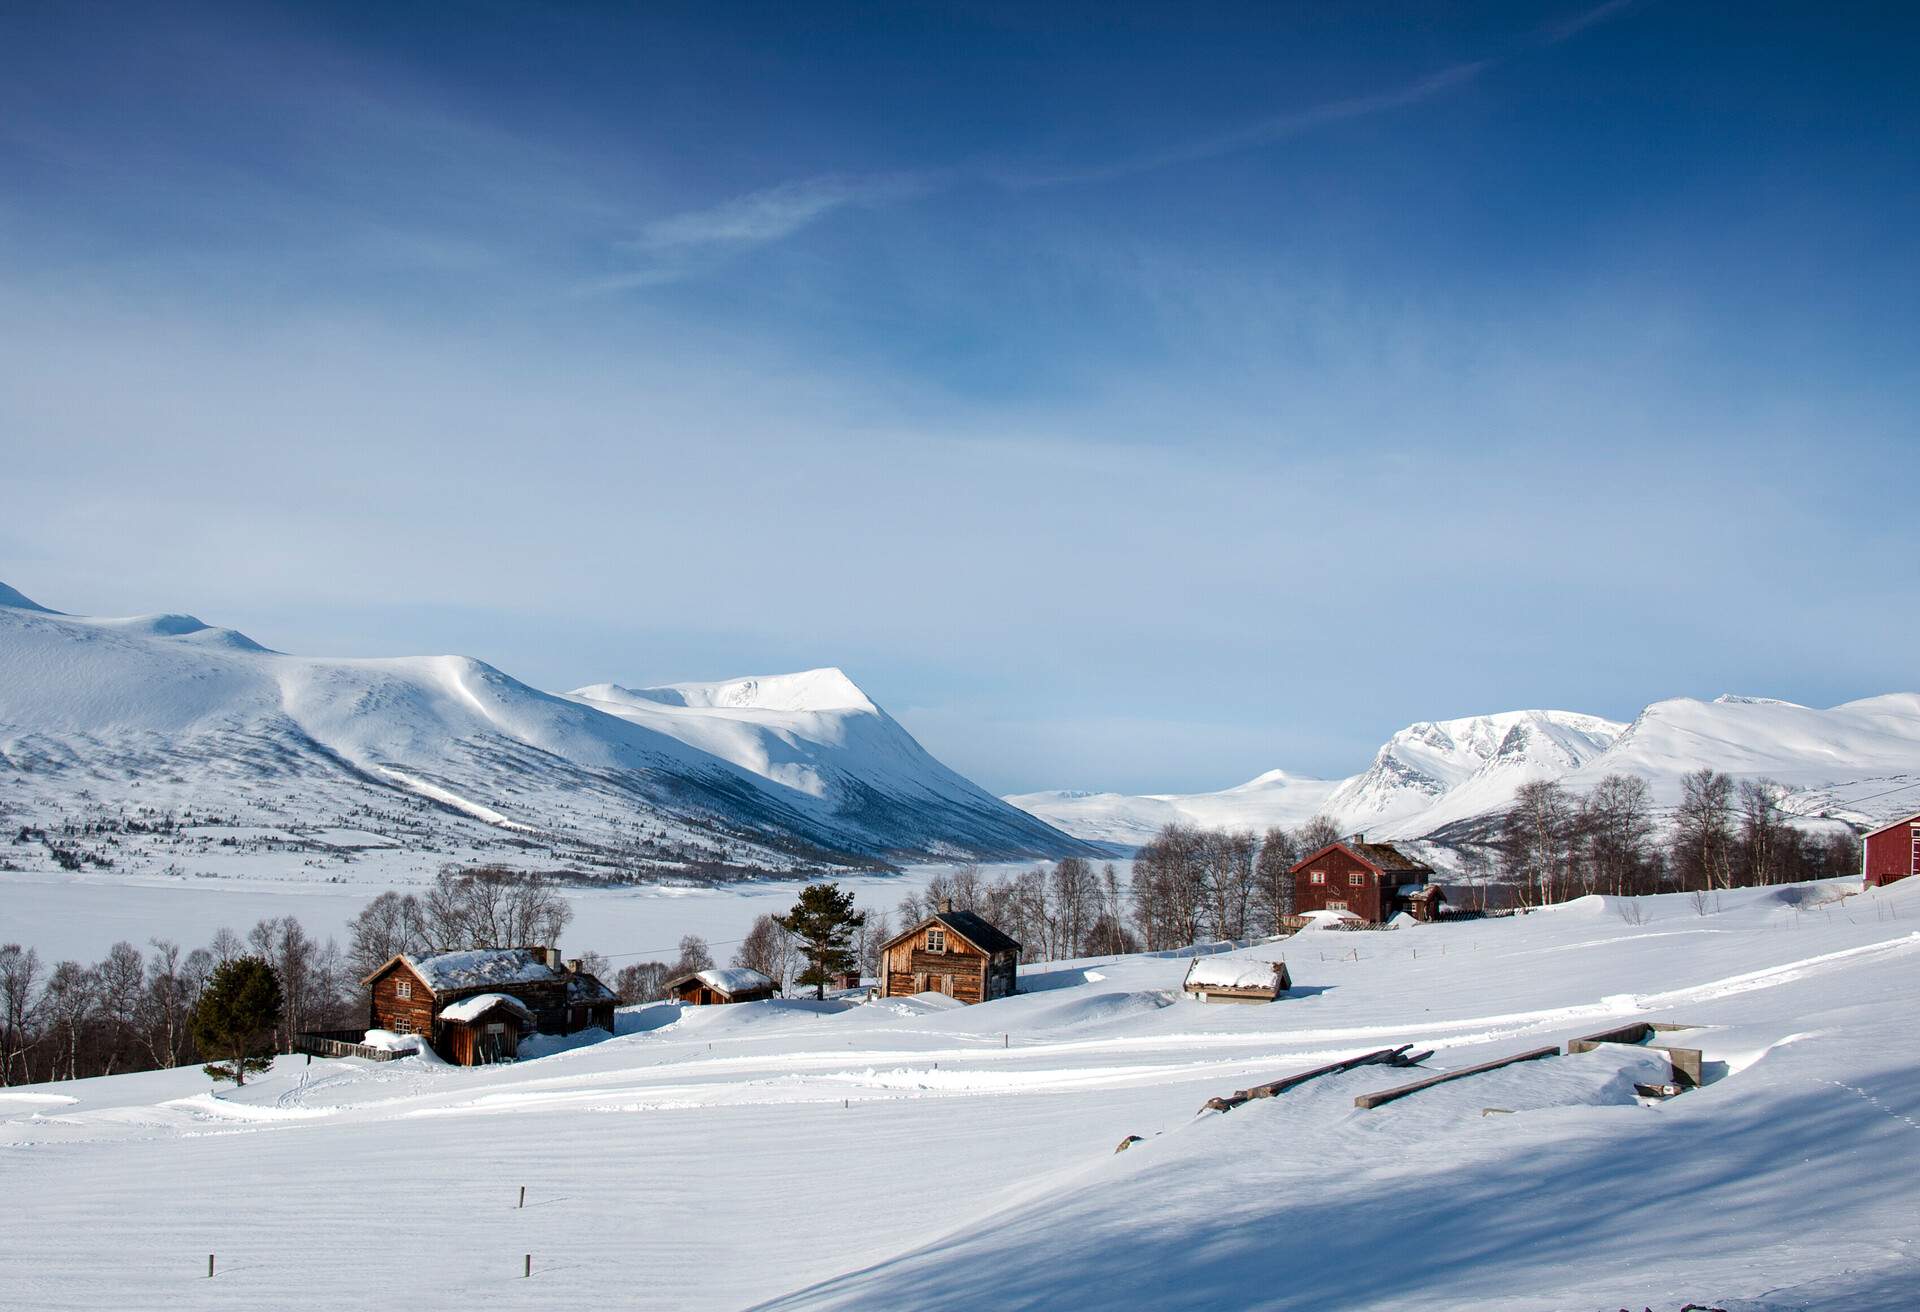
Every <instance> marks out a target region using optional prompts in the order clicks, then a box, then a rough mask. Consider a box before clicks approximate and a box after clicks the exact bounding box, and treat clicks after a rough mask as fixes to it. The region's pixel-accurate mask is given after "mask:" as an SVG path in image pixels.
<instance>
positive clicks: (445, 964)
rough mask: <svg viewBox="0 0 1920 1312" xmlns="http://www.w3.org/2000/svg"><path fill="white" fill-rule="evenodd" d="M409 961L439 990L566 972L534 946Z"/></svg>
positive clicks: (544, 978) (538, 979) (542, 979)
mask: <svg viewBox="0 0 1920 1312" xmlns="http://www.w3.org/2000/svg"><path fill="white" fill-rule="evenodd" d="M406 960H407V964H408V965H409V966H412V967H413V970H414V973H415V974H417V975H418V976H420V978H421V979H423V980H425V981H426V984H427V987H428V988H430V989H432V990H433V991H434V992H435V993H450V992H457V991H459V990H460V989H472V988H483V987H485V986H487V985H498V984H544V983H546V982H548V981H549V980H555V979H559V978H560V977H561V976H562V975H564V974H565V973H566V972H565V970H564V969H563V968H561V967H556V966H549V965H548V964H547V961H546V958H545V957H544V956H543V955H542V954H541V953H539V952H537V951H535V950H534V949H532V948H472V949H470V950H468V951H465V952H441V953H437V954H436V955H434V956H431V957H408V958H407V959H406Z"/></svg>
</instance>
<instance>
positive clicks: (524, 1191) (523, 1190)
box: [520, 1185, 527, 1207]
mask: <svg viewBox="0 0 1920 1312" xmlns="http://www.w3.org/2000/svg"><path fill="white" fill-rule="evenodd" d="M526 1205H527V1187H526V1186H525V1185H521V1186H520V1206H522V1207H525V1206H526Z"/></svg>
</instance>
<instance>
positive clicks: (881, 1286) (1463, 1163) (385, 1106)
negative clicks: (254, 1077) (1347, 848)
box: [0, 880, 1920, 1312]
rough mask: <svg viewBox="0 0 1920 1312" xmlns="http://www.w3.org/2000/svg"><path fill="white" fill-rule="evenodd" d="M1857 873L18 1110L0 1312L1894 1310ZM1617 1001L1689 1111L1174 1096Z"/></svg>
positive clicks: (1897, 945) (1881, 927)
mask: <svg viewBox="0 0 1920 1312" xmlns="http://www.w3.org/2000/svg"><path fill="white" fill-rule="evenodd" d="M1855 887H1856V885H1855V884H1854V883H1853V882H1852V881H1834V882H1831V883H1828V884H1823V885H1808V886H1794V887H1788V888H1776V889H1757V890H1745V891H1740V892H1736V893H1731V894H1724V895H1721V896H1720V897H1718V898H1717V899H1716V900H1714V902H1713V903H1712V904H1711V905H1705V906H1699V907H1696V906H1695V905H1694V903H1693V902H1692V900H1691V899H1689V898H1687V897H1685V896H1669V897H1663V898H1650V899H1642V900H1639V901H1638V902H1637V903H1636V904H1634V905H1633V906H1631V907H1629V908H1627V909H1626V910H1625V911H1623V910H1622V908H1621V905H1620V904H1618V903H1614V902H1611V901H1609V900H1606V899H1600V898H1588V899H1584V900H1581V901H1578V902H1574V903H1570V904H1567V905H1565V906H1562V907H1558V908H1555V909H1552V910H1550V911H1546V912H1542V913H1537V914H1534V915H1531V916H1527V917H1523V918H1518V919H1508V920H1494V921H1479V922H1468V923H1462V924H1457V925H1446V924H1441V925H1434V926H1422V927H1417V928H1406V929H1400V930H1396V931H1392V932H1381V933H1339V932H1335V931H1331V930H1318V929H1316V930H1309V931H1304V932H1303V933H1302V934H1301V935H1299V936H1296V937H1295V938H1293V939H1290V940H1286V941H1284V942H1278V943H1273V944H1269V945H1266V946H1265V947H1260V948H1254V949H1248V950H1245V951H1243V953H1242V954H1241V955H1243V956H1247V957H1276V956H1284V958H1285V959H1286V961H1287V963H1288V965H1289V967H1290V968H1291V971H1292V974H1293V978H1294V981H1295V984H1296V993H1295V995H1294V996H1293V997H1291V998H1288V999H1286V1000H1283V1001H1280V1002H1276V1003H1273V1004H1269V1005H1264V1006H1209V1005H1206V1004H1202V1003H1197V1002H1190V1001H1186V1000H1184V999H1182V998H1180V997H1179V994H1178V992H1177V990H1178V987H1179V983H1180V979H1181V976H1182V974H1183V972H1184V971H1185V969H1186V966H1187V962H1185V961H1183V960H1179V959H1170V958H1156V957H1134V958H1125V959H1121V960H1110V961H1098V962H1081V963H1067V964H1061V965H1057V966H1054V967H1049V968H1030V969H1027V970H1024V971H1023V972H1022V988H1023V992H1022V993H1021V994H1020V995H1019V996H1017V997H1014V998H1010V999H1006V1000H1003V1001H999V1002H993V1003H988V1004H985V1005H982V1006H978V1007H971V1008H965V1007H959V1006H957V1005H956V1004H953V1003H951V1002H950V1001H947V1000H944V999H943V1000H895V1001H890V1002H885V1003H873V1004H867V1005H863V1006H853V1005H845V1004H836V1003H828V1004H813V1003H809V1002H799V1001H786V1002H771V1003H757V1004H748V1005H743V1006H736V1007H726V1008H708V1009H688V1010H684V1011H683V1010H681V1009H679V1008H677V1007H674V1006H670V1005H660V1006H654V1007H648V1008H642V1009H634V1010H629V1011H625V1012H622V1013H621V1018H620V1029H621V1033H620V1034H619V1036H618V1037H615V1038H610V1039H607V1040H605V1041H602V1042H599V1043H595V1044H588V1045H581V1046H574V1047H564V1045H558V1044H555V1045H553V1046H554V1047H555V1048H556V1049H558V1050H555V1051H553V1052H551V1055H547V1056H543V1057H539V1058H536V1059H532V1060H526V1061H522V1062H520V1063H519V1064H517V1065H513V1066H508V1067H496V1068H492V1069H481V1070H459V1069H450V1068H446V1067H442V1066H439V1065H434V1064H426V1063H423V1062H422V1061H421V1060H420V1059H417V1058H415V1059H408V1060H403V1061H399V1062H393V1063H387V1064H382V1065H372V1064H362V1063H359V1062H355V1061H315V1062H314V1063H312V1065H311V1066H309V1065H307V1064H305V1063H304V1062H303V1061H302V1060H300V1059H282V1060H281V1061H280V1062H279V1063H278V1064H277V1066H276V1068H275V1070H274V1071H273V1072H272V1073H271V1074H270V1075H269V1076H267V1077H265V1078H262V1079H261V1080H259V1081H258V1082H256V1083H253V1084H250V1085H248V1086H247V1087H246V1088H245V1089H244V1090H237V1091H236V1090H233V1089H231V1088H230V1087H227V1086H222V1087H221V1089H220V1090H219V1091H218V1092H217V1093H210V1092H209V1086H208V1083H207V1081H206V1080H205V1078H204V1077H203V1076H201V1075H199V1074H198V1073H197V1072H195V1071H178V1072H156V1073H148V1074H139V1075H130V1076H120V1077H113V1078H109V1079H99V1080H90V1081H85V1082H82V1083H79V1084H73V1085H45V1086H37V1087H34V1088H31V1089H25V1090H22V1089H14V1090H8V1091H6V1092H5V1093H4V1095H0V1117H4V1118H5V1119H4V1120H0V1177H3V1178H4V1180H5V1184H6V1196H7V1199H8V1204H9V1207H8V1212H9V1214H8V1217H7V1221H6V1225H5V1230H4V1240H3V1241H0V1290H4V1291H5V1293H4V1295H0V1301H4V1302H7V1303H9V1304H10V1305H14V1306H22V1307H39V1308H96V1307H103V1306H124V1307H158V1306H166V1307H216V1308H227V1307H231V1308H243V1307H244V1308H257V1307H283V1306H314V1305H315V1304H316V1303H318V1304H320V1305H326V1306H348V1305H358V1304H366V1303H372V1302H374V1301H376V1300H377V1301H379V1302H382V1303H393V1304H396V1305H401V1306H408V1307H421V1308H443V1307H444V1308H455V1307H467V1306H473V1305H475V1304H484V1305H485V1306H488V1307H522V1306H525V1307H535V1306H538V1307H553V1306H595V1307H615V1306H618V1307H649V1308H653V1307H658V1308H675V1309H700V1308H743V1307H758V1306H768V1307H780V1308H829V1307H834V1308H909V1307H911V1308H978V1307H988V1306H995V1307H1009V1308H1042V1307H1044V1308H1113V1307H1151V1308H1172V1307H1178V1308H1183V1309H1216V1308H1217V1309H1237V1308H1255V1307H1271V1308H1301V1309H1307V1308H1312V1309H1321V1308H1395V1309H1405V1308H1461V1307H1473V1308H1476V1309H1482V1308H1507V1309H1595V1310H1599V1309H1606V1310H1607V1312H1612V1309H1616V1308H1620V1307H1628V1306H1630V1307H1633V1308H1636V1309H1638V1308H1641V1307H1652V1308H1656V1309H1661V1310H1662V1312H1675V1310H1677V1309H1678V1308H1680V1307H1681V1306H1682V1305H1683V1304H1685V1303H1687V1302H1689V1301H1691V1302H1694V1303H1698V1304H1704V1305H1709V1306H1714V1307H1722V1308H1727V1309H1730V1310H1731V1309H1745V1310H1747V1312H1752V1310H1753V1309H1761V1308H1764V1309H1789V1308H1815V1307H1818V1308H1829V1307H1846V1308H1849V1309H1894V1308H1910V1307H1912V1306H1913V1305H1914V1300H1913V1296H1912V1290H1913V1288H1914V1287H1915V1282H1916V1279H1920V1253H1917V1252H1916V1251H1915V1246H1916V1243H1920V1237H1917V1236H1916V1235H1915V1232H1914V1225H1913V1222H1914V1217H1915V1216H1916V1215H1917V1214H1920V1079H1916V1078H1915V1073H1916V1072H1915V1050H1914V1034H1915V1030H1914V1019H1913V1013H1912V1004H1913V1000H1914V997H1915V985H1916V983H1917V982H1920V880H1915V881H1909V882H1908V884H1907V885H1906V886H1901V885H1896V886H1894V887H1893V888H1891V889H1886V890H1878V891H1872V892H1866V893H1855V892H1854V889H1855ZM1845 894H1852V895H1851V896H1843V895H1845ZM1630 1018H1644V1019H1650V1020H1667V1021H1675V1022H1681V1023H1685V1024H1688V1025H1691V1026H1694V1027H1696V1028H1694V1029H1693V1030H1692V1031H1691V1032H1690V1033H1689V1034H1687V1035H1686V1036H1684V1038H1683V1041H1685V1042H1687V1043H1690V1044H1692V1045H1693V1046H1698V1047H1700V1048H1702V1049H1703V1050H1704V1052H1705V1055H1706V1058H1707V1062H1708V1077H1709V1082H1708V1084H1707V1086H1706V1087H1704V1088H1702V1089H1699V1090H1697V1091H1693V1092H1688V1093H1685V1094H1683V1095H1681V1096H1680V1097H1678V1098H1675V1099H1673V1100H1671V1101H1668V1102H1665V1103H1661V1104H1657V1105H1642V1103H1641V1101H1640V1100H1638V1099H1637V1098H1636V1097H1635V1096H1634V1094H1633V1092H1632V1085H1633V1083H1634V1082H1636V1081H1644V1080H1646V1079H1647V1078H1648V1077H1649V1075H1650V1074H1656V1073H1658V1069H1659V1068H1658V1067H1657V1066H1649V1064H1648V1056H1649V1054H1648V1053H1647V1051H1646V1050H1645V1049H1639V1048H1621V1047H1610V1048H1603V1049H1601V1050H1599V1051H1597V1052H1594V1053H1591V1054H1587V1055H1585V1056H1581V1057H1553V1058H1549V1059H1547V1060H1544V1061H1536V1062H1530V1063H1527V1064H1524V1065H1520V1066H1515V1067H1511V1068H1508V1069H1505V1070H1502V1071H1499V1072H1495V1073H1492V1074H1487V1075H1480V1076H1475V1077H1472V1078H1469V1079H1464V1080H1460V1081H1457V1082H1454V1083H1450V1084H1447V1085H1443V1086H1440V1087H1438V1088H1434V1089H1431V1090H1428V1091H1426V1092H1423V1093H1419V1094H1416V1095H1414V1096H1412V1097H1410V1098H1407V1099H1404V1100H1402V1101H1399V1102H1395V1103H1392V1104H1389V1105H1387V1106H1384V1107H1381V1108H1379V1109H1376V1110H1373V1111H1357V1110H1355V1108H1354V1105H1353V1098H1354V1096H1355V1095H1356V1094H1358V1093H1362V1092H1367V1091H1371V1090H1377V1089H1381V1088H1385V1087H1389V1086H1391V1085H1394V1084H1397V1083H1401V1082H1403V1081H1404V1080H1406V1079H1407V1078H1409V1076H1408V1073H1406V1072H1399V1071H1392V1070H1385V1069H1380V1068H1361V1069H1358V1070H1354V1071H1350V1072H1348V1073H1345V1074H1341V1075H1335V1076H1329V1077H1327V1078H1324V1079H1321V1080H1317V1081H1314V1082H1312V1083H1309V1084H1306V1085H1303V1086H1301V1087H1300V1088H1297V1089H1295V1090H1292V1091H1290V1092H1287V1093H1284V1094H1282V1095H1280V1096H1279V1097H1276V1098H1272V1099H1267V1100H1259V1101H1255V1102H1251V1103H1248V1104H1246V1105H1244V1106H1242V1107H1240V1108H1238V1109H1236V1110H1234V1111H1232V1112H1229V1113H1225V1114H1221V1113H1215V1112H1208V1113H1204V1114H1200V1113H1198V1109H1199V1108H1200V1107H1201V1105H1202V1104H1203V1103H1205V1102H1206V1101H1207V1099H1208V1098H1210V1097H1213V1096H1215V1095H1219V1094H1226V1093H1230V1092H1232V1091H1233V1090H1236V1089H1240V1088H1245V1087H1247V1086H1248V1085H1250V1084H1253V1083H1256V1082H1260V1081H1265V1080H1270V1079H1273V1078H1276V1077H1278V1076H1281V1075H1285V1074H1287V1073H1289V1072H1294V1071H1299V1070H1303V1069H1305V1068H1308V1067H1311V1066H1315V1065H1319V1064H1323V1063H1326V1062H1329V1061H1333V1060H1336V1059H1339V1058H1342V1057H1346V1056H1350V1055H1354V1054H1357V1053H1360V1052H1364V1051H1367V1050H1370V1049H1374V1048H1378V1047H1383V1046H1390V1045H1397V1044H1401V1043H1413V1044H1417V1045H1419V1046H1420V1047H1423V1048H1432V1049H1434V1050H1435V1053H1436V1055H1435V1056H1434V1057H1433V1058H1432V1060H1431V1062H1430V1063H1429V1064H1430V1066H1432V1067H1434V1068H1453V1067H1459V1066H1462V1065H1466V1064H1470V1063H1473V1062H1477V1061H1481V1060H1485V1059H1487V1058H1490V1057H1493V1056H1497V1055H1501V1054H1505V1053H1511V1052H1516V1051H1519V1050H1521V1049H1524V1048H1528V1047H1534V1046H1539V1045H1542V1044H1546V1043H1550V1042H1556V1041H1562V1040H1565V1039H1567V1038H1571V1037H1574V1036H1577V1035H1580V1034H1584V1033H1588V1032H1591V1031H1593V1030H1597V1029H1601V1028H1605V1027H1607V1026H1608V1025H1610V1024H1617V1023H1619V1022H1621V1021H1624V1020H1626V1019H1630ZM1495 1108H1498V1109H1502V1110H1501V1111H1500V1112H1497V1113H1493V1112H1489V1109H1495ZM1128 1135H1137V1136H1140V1138H1141V1142H1138V1143H1135V1144H1134V1145H1133V1146H1132V1147H1131V1148H1130V1150H1129V1151H1127V1152H1125V1153H1122V1154H1119V1155H1115V1153H1114V1148H1115V1146H1116V1145H1117V1144H1118V1143H1119V1142H1120V1141H1121V1139H1122V1138H1123V1137H1125V1136H1128ZM522 1186H525V1187H526V1190H527V1195H526V1207H525V1208H524V1209H521V1208H518V1207H516V1203H517V1201H518V1197H519V1194H518V1190H519V1189H520V1188H521V1187H522ZM209 1252H212V1253H216V1254H218V1255H219V1256H218V1263H219V1266H218V1270H219V1274H218V1275H216V1276H215V1277H214V1278H213V1279H207V1278H206V1261H207V1254H208V1253H209ZM529 1253H530V1254H532V1259H533V1275H532V1277H531V1278H530V1279H526V1278H523V1277H522V1275H521V1272H522V1269H523V1268H522V1263H523V1261H524V1255H526V1254H529Z"/></svg>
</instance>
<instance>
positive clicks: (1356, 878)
mask: <svg viewBox="0 0 1920 1312" xmlns="http://www.w3.org/2000/svg"><path fill="white" fill-rule="evenodd" d="M1347 879H1348V882H1349V883H1351V884H1352V885H1353V886H1354V887H1355V888H1358V887H1360V886H1361V885H1362V884H1364V883H1366V882H1367V872H1366V871H1364V870H1356V871H1354V872H1353V873H1352V874H1351V875H1349V876H1348V877H1347Z"/></svg>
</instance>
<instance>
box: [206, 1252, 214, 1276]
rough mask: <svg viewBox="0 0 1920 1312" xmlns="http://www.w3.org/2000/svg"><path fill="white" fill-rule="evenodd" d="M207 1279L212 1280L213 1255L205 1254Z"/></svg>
mask: <svg viewBox="0 0 1920 1312" xmlns="http://www.w3.org/2000/svg"><path fill="white" fill-rule="evenodd" d="M207 1279H209V1280H211V1279H213V1254H212V1253H208V1254H207Z"/></svg>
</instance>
